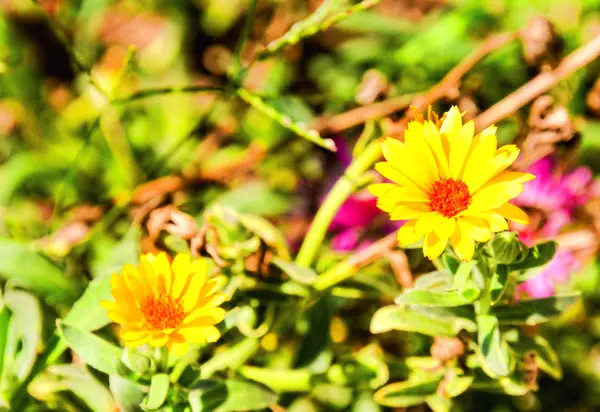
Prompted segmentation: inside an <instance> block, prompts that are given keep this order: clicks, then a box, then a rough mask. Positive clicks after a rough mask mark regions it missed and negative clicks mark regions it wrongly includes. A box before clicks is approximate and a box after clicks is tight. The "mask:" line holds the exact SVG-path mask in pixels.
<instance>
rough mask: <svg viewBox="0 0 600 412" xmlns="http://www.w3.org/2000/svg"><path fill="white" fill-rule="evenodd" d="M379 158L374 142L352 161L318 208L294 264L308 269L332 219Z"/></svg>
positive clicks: (378, 149)
mask: <svg viewBox="0 0 600 412" xmlns="http://www.w3.org/2000/svg"><path fill="white" fill-rule="evenodd" d="M380 157H381V142H380V141H379V140H376V141H374V142H372V143H370V144H369V145H368V146H367V147H366V149H365V151H364V152H362V153H361V154H360V156H358V157H357V158H356V159H354V160H353V161H352V163H351V164H350V166H349V167H348V168H347V169H346V172H345V173H344V175H343V176H342V177H340V178H339V179H338V181H337V182H336V183H335V185H334V186H333V188H332V189H331V191H330V192H329V193H328V194H327V197H326V198H325V201H324V202H323V204H322V205H321V207H320V208H319V210H318V212H317V214H316V216H315V218H314V220H313V222H312V224H311V226H310V229H309V230H308V233H307V234H306V237H305V238H304V242H302V246H301V247H300V251H299V252H298V256H297V257H296V263H297V264H299V265H301V266H305V267H310V265H311V264H312V262H313V260H314V258H315V256H316V255H317V252H318V250H319V248H320V247H321V244H322V243H323V239H325V235H326V233H327V229H328V228H329V225H330V223H331V221H332V220H333V217H334V216H335V214H336V213H337V211H338V210H339V209H340V207H341V206H342V204H343V203H344V202H345V201H346V199H348V197H350V195H351V194H352V193H353V192H354V191H355V190H356V188H357V187H358V186H359V182H358V181H359V179H360V177H361V176H362V175H363V174H364V173H365V172H366V171H367V170H368V169H369V168H371V166H373V163H375V162H376V161H377V160H379V158H380Z"/></svg>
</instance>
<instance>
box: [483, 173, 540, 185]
mask: <svg viewBox="0 0 600 412" xmlns="http://www.w3.org/2000/svg"><path fill="white" fill-rule="evenodd" d="M533 179H535V175H532V174H531V173H523V172H513V171H510V170H505V171H502V172H500V173H498V174H497V175H496V176H494V177H493V178H492V179H491V180H489V181H488V182H487V183H486V184H485V185H484V187H485V186H488V185H492V184H494V183H502V182H514V183H525V182H528V181H530V180H533Z"/></svg>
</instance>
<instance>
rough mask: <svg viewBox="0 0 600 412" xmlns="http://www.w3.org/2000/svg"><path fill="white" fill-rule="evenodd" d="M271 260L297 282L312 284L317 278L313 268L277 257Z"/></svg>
mask: <svg viewBox="0 0 600 412" xmlns="http://www.w3.org/2000/svg"><path fill="white" fill-rule="evenodd" d="M272 262H273V264H274V265H275V266H277V267H278V268H279V269H281V270H282V271H283V272H284V273H285V274H287V275H288V276H289V277H291V278H292V279H294V280H295V281H296V282H298V283H302V284H304V285H312V284H313V283H315V281H316V280H317V279H318V276H317V273H316V272H315V271H314V270H312V269H310V268H306V267H304V266H299V265H297V264H295V263H294V262H289V261H287V260H283V259H281V258H278V257H275V258H273V260H272Z"/></svg>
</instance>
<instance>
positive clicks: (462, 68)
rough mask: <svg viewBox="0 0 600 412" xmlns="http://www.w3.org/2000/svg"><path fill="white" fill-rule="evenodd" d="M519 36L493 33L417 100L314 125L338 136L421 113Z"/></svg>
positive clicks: (379, 106)
mask: <svg viewBox="0 0 600 412" xmlns="http://www.w3.org/2000/svg"><path fill="white" fill-rule="evenodd" d="M518 36H519V33H518V32H516V31H515V32H510V33H502V34H496V35H493V36H491V37H489V38H488V39H487V40H485V41H484V42H483V43H482V44H481V45H480V46H479V47H478V48H477V49H476V50H475V51H473V53H471V54H469V55H468V56H467V57H465V58H464V59H463V60H462V61H461V62H460V63H459V64H458V65H456V66H455V67H454V68H453V69H452V70H450V72H448V74H447V75H446V76H445V77H444V78H443V79H442V80H441V81H440V82H439V83H437V84H436V85H435V86H433V87H432V88H431V89H430V90H429V91H428V92H427V93H425V94H421V95H419V96H417V97H416V98H413V97H412V96H397V97H392V98H390V99H387V100H384V101H382V102H377V103H373V104H370V105H368V106H363V107H358V108H356V109H352V110H349V111H347V112H344V113H340V114H338V115H336V116H333V117H331V118H329V119H324V120H322V121H321V122H320V124H318V125H317V126H316V128H317V130H319V131H329V132H333V133H337V132H341V131H343V130H345V129H349V128H350V127H353V126H356V125H359V124H361V123H364V122H366V121H368V120H375V119H379V118H382V117H384V116H388V115H391V114H393V113H395V112H397V111H399V110H402V109H406V108H407V107H408V106H410V105H412V106H415V107H416V108H417V109H419V110H420V111H424V110H426V109H427V107H428V106H430V105H431V104H433V103H434V102H435V101H436V100H438V99H440V98H442V97H444V95H446V93H448V91H449V90H451V89H452V88H456V87H458V86H459V83H460V81H461V79H462V78H463V77H464V76H465V75H466V74H467V73H468V72H469V71H470V70H471V69H473V67H475V65H476V64H477V63H479V61H481V60H482V59H483V58H484V57H486V56H487V55H488V54H490V53H492V52H493V51H495V50H497V49H499V48H501V47H503V46H505V45H506V44H508V43H510V42H511V41H513V40H515V39H517V38H518ZM411 118H412V113H411V112H407V113H406V114H405V116H404V118H403V119H401V120H400V121H399V123H400V124H401V125H403V126H401V130H402V131H403V130H404V128H405V127H406V124H408V121H409V120H410V119H411Z"/></svg>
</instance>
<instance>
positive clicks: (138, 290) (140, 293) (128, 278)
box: [123, 264, 150, 303]
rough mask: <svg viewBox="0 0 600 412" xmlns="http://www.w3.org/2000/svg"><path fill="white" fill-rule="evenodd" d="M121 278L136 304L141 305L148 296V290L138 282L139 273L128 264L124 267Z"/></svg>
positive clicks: (143, 284)
mask: <svg viewBox="0 0 600 412" xmlns="http://www.w3.org/2000/svg"><path fill="white" fill-rule="evenodd" d="M123 278H124V280H125V284H126V285H127V288H128V289H129V290H130V291H131V294H132V295H133V296H134V298H135V300H136V302H138V303H142V302H144V301H145V300H146V297H147V296H149V295H150V290H148V289H147V286H146V284H145V283H142V282H141V281H140V278H139V273H138V270H137V268H136V267H135V266H133V265H129V264H126V265H124V266H123Z"/></svg>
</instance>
